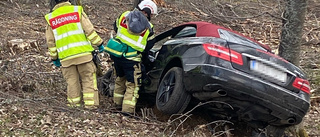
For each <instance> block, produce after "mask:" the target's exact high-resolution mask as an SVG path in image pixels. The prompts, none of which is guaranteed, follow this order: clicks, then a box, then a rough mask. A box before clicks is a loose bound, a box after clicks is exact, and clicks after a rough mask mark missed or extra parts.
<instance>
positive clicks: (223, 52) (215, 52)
mask: <svg viewBox="0 0 320 137" xmlns="http://www.w3.org/2000/svg"><path fill="white" fill-rule="evenodd" d="M203 47H204V49H205V51H206V52H207V53H208V54H209V55H211V56H214V57H218V58H221V59H224V60H227V61H230V60H231V62H233V63H236V64H239V65H243V61H242V56H241V54H240V53H238V52H236V51H234V50H230V49H229V48H226V47H223V46H220V45H216V44H203Z"/></svg>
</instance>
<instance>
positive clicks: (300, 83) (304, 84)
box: [292, 78, 310, 94]
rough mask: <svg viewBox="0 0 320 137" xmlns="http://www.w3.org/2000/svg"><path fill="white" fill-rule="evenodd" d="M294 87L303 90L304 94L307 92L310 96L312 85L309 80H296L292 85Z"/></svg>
mask: <svg viewBox="0 0 320 137" xmlns="http://www.w3.org/2000/svg"><path fill="white" fill-rule="evenodd" d="M292 86H293V87H295V88H297V89H299V90H302V91H303V92H306V93H308V94H310V84H309V82H308V81H307V80H305V79H302V78H296V79H295V80H294V82H293V84H292Z"/></svg>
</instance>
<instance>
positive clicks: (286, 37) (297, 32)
mask: <svg viewBox="0 0 320 137" xmlns="http://www.w3.org/2000/svg"><path fill="white" fill-rule="evenodd" d="M306 8H307V0H286V6H285V11H284V13H283V27H282V33H281V41H280V46H279V55H280V56H281V57H283V58H284V59H286V60H288V61H289V62H291V63H293V64H295V65H297V66H299V57H300V46H301V45H300V44H301V39H302V31H303V23H304V21H305V13H306Z"/></svg>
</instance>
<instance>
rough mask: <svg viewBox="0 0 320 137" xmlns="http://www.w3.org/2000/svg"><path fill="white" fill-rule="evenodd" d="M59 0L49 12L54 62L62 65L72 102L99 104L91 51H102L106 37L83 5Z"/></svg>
mask: <svg viewBox="0 0 320 137" xmlns="http://www.w3.org/2000/svg"><path fill="white" fill-rule="evenodd" d="M55 2H56V5H55V6H54V8H53V11H52V12H51V13H49V14H47V15H45V19H46V21H47V23H48V26H47V28H46V33H45V34H46V40H47V44H48V49H49V52H50V56H51V59H52V61H53V64H54V65H55V66H57V67H60V66H61V71H62V75H63V77H64V79H65V80H66V82H67V85H68V86H67V96H68V98H67V100H68V105H69V106H72V107H74V106H82V105H84V107H86V108H97V106H98V105H99V94H98V89H97V78H96V66H95V64H94V62H93V61H92V58H93V57H92V54H91V52H92V51H94V49H95V48H97V47H98V49H99V51H100V52H102V51H103V48H104V46H103V45H102V44H103V40H102V39H101V38H100V36H99V35H98V34H97V33H96V31H95V30H94V27H93V25H92V23H91V22H90V20H89V18H88V17H87V15H86V14H85V13H84V12H83V8H82V7H81V6H73V5H71V3H70V2H69V0H55Z"/></svg>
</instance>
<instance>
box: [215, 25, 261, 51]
mask: <svg viewBox="0 0 320 137" xmlns="http://www.w3.org/2000/svg"><path fill="white" fill-rule="evenodd" d="M218 31H219V35H220V38H222V39H225V40H227V41H229V42H232V43H238V44H241V45H246V46H250V47H253V48H258V49H264V48H263V47H261V46H260V45H259V44H258V43H255V42H253V41H251V40H249V39H247V38H245V37H242V36H240V35H238V34H235V33H233V32H230V31H227V30H223V29H219V30H218Z"/></svg>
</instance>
